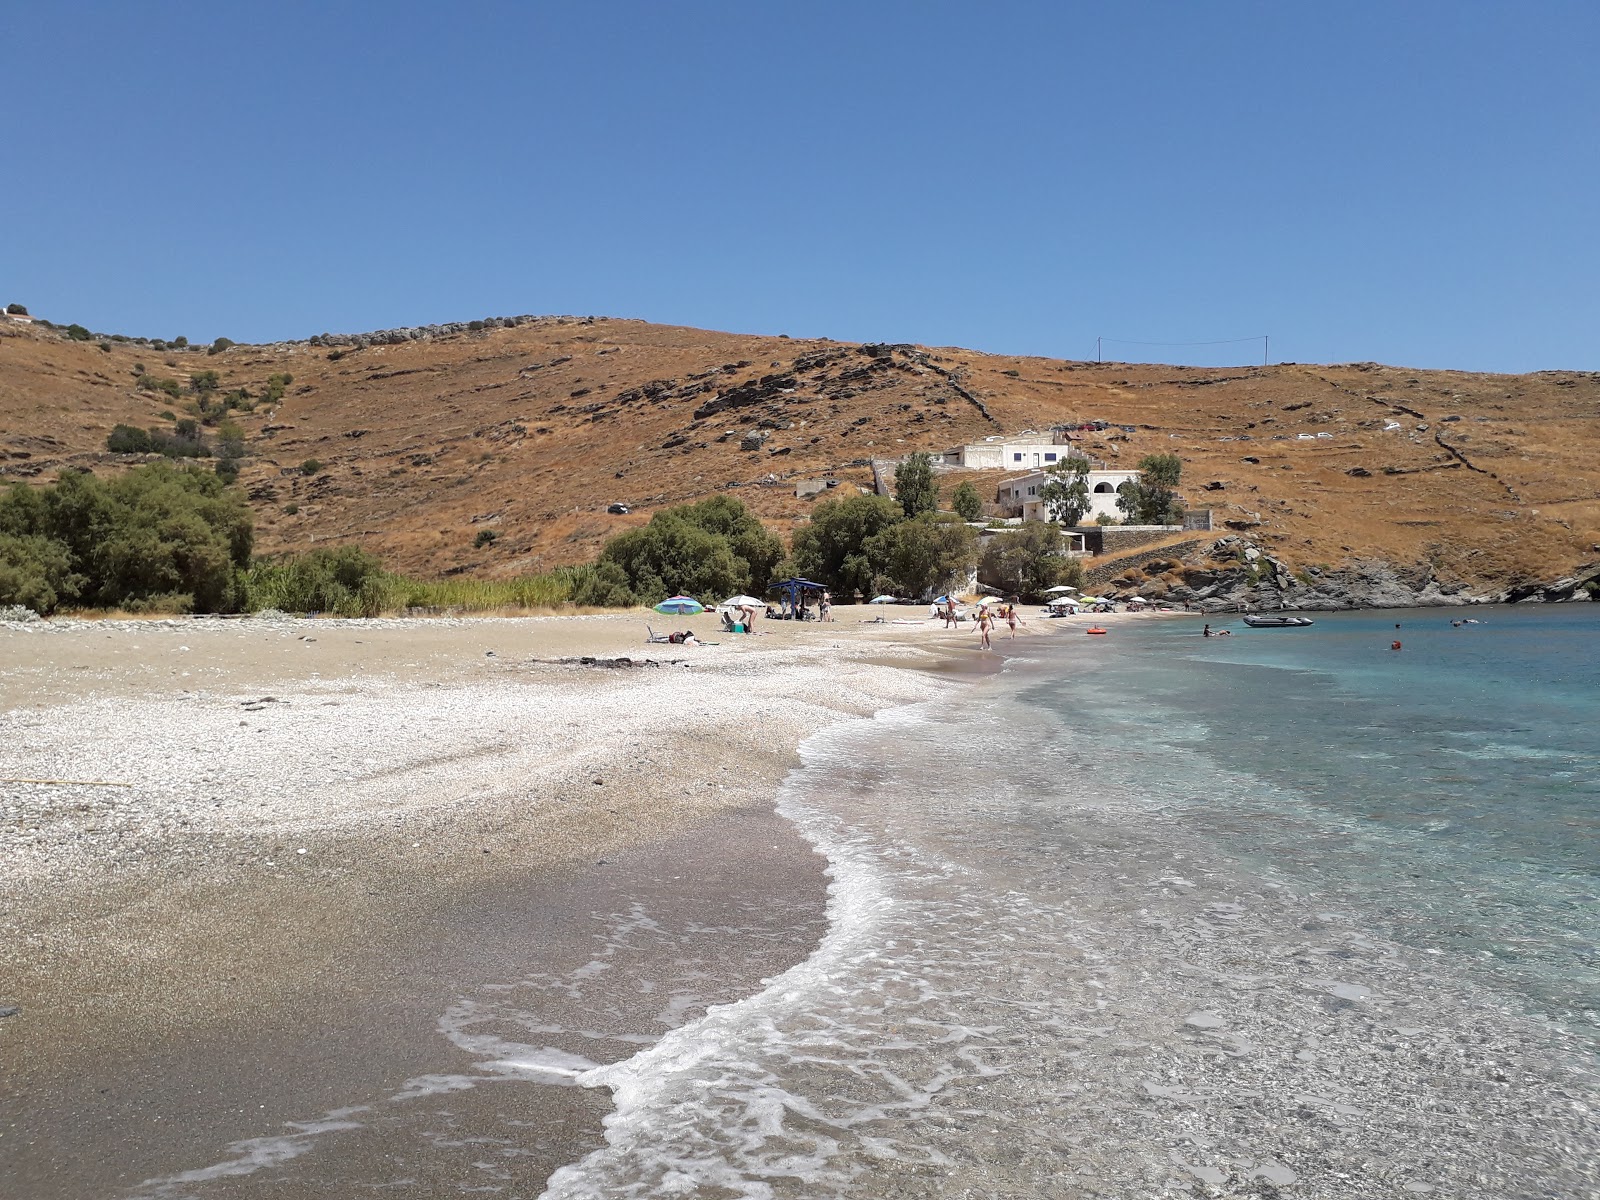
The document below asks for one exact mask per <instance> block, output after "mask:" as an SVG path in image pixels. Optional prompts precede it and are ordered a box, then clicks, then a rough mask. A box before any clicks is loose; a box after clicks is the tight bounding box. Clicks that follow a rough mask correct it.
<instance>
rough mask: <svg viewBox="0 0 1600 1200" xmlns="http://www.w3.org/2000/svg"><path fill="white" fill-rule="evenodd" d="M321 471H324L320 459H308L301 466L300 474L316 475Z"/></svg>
mask: <svg viewBox="0 0 1600 1200" xmlns="http://www.w3.org/2000/svg"><path fill="white" fill-rule="evenodd" d="M320 470H322V460H321V459H320V458H308V459H306V460H305V462H303V463H301V464H300V474H302V475H315V474H316V473H317V472H318V471H320Z"/></svg>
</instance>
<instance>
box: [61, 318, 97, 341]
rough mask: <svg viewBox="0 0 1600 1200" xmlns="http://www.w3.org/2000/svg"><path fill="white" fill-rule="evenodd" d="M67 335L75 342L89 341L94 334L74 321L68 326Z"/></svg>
mask: <svg viewBox="0 0 1600 1200" xmlns="http://www.w3.org/2000/svg"><path fill="white" fill-rule="evenodd" d="M67 336H68V337H69V338H71V339H72V340H73V341H75V342H87V341H88V340H89V339H90V338H91V337H93V336H94V335H93V334H91V333H90V332H89V331H88V330H87V329H85V328H84V327H83V326H82V325H79V324H78V323H77V322H76V321H74V322H73V323H72V324H71V325H68V326H67Z"/></svg>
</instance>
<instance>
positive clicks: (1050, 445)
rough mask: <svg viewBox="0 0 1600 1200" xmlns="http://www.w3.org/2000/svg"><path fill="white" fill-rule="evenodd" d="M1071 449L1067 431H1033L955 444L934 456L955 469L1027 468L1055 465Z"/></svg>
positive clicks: (1004, 469) (939, 461) (1023, 469)
mask: <svg viewBox="0 0 1600 1200" xmlns="http://www.w3.org/2000/svg"><path fill="white" fill-rule="evenodd" d="M1071 450H1072V445H1071V443H1070V442H1069V441H1068V440H1067V435H1066V433H1065V432H1064V431H1057V430H1052V431H1051V432H1049V433H1034V432H1032V431H1031V430H1030V431H1028V432H1026V433H1019V434H1017V435H1016V436H1014V437H1007V436H995V437H992V438H984V440H983V441H981V442H972V443H969V444H968V445H965V446H953V447H951V448H950V449H949V450H946V451H945V452H944V453H943V454H940V455H936V456H934V457H935V461H937V462H938V463H939V464H940V465H942V466H944V467H946V468H949V469H953V470H963V471H1026V470H1029V469H1042V468H1044V467H1050V466H1054V465H1055V464H1056V463H1058V462H1060V461H1061V460H1062V459H1064V458H1066V457H1067V455H1068V454H1069V453H1070V452H1071Z"/></svg>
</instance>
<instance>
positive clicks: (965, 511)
mask: <svg viewBox="0 0 1600 1200" xmlns="http://www.w3.org/2000/svg"><path fill="white" fill-rule="evenodd" d="M950 507H951V508H953V509H955V510H956V513H957V515H959V516H960V518H961V519H962V520H963V521H976V520H977V519H978V518H979V517H981V516H982V515H983V497H982V496H980V495H978V489H977V488H975V487H973V486H972V481H971V480H970V479H969V480H966V481H964V482H962V483H959V484H957V485H956V490H955V493H954V494H953V495H952V496H951V497H950Z"/></svg>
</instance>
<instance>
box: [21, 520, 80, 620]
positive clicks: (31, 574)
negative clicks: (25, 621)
mask: <svg viewBox="0 0 1600 1200" xmlns="http://www.w3.org/2000/svg"><path fill="white" fill-rule="evenodd" d="M82 585H83V578H82V576H79V575H74V574H73V573H72V560H71V557H70V556H69V555H68V553H67V548H66V547H65V546H63V545H62V544H61V543H60V542H57V541H54V540H52V539H50V538H48V537H43V536H41V535H38V534H28V535H25V536H18V535H16V534H10V533H0V608H4V607H7V606H9V605H13V604H20V605H21V606H22V607H23V608H31V609H32V610H33V611H34V612H36V613H52V612H54V611H55V610H56V606H57V605H59V604H60V603H61V602H62V601H63V600H68V599H71V598H72V597H73V596H74V595H76V594H77V591H78V589H79V588H80V587H81V586H82Z"/></svg>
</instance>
